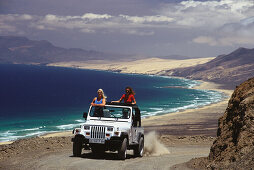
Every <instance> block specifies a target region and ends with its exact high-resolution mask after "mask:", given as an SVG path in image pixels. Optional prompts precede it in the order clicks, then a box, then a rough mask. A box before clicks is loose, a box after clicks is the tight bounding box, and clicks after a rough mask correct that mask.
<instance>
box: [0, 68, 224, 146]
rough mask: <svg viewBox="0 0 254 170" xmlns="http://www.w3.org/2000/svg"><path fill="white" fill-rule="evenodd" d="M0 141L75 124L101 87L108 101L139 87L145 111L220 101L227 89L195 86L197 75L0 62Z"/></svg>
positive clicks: (161, 111) (139, 100)
mask: <svg viewBox="0 0 254 170" xmlns="http://www.w3.org/2000/svg"><path fill="white" fill-rule="evenodd" d="M0 80H1V85H0V94H1V98H0V127H1V128H0V142H6V141H13V140H17V139H21V138H27V137H32V136H38V135H43V134H46V133H53V132H61V131H67V130H72V129H73V128H75V127H78V126H80V125H81V124H82V123H84V122H85V120H84V119H83V118H82V113H83V112H87V111H88V108H89V105H90V103H91V101H92V99H93V98H94V97H96V95H97V90H98V89H99V88H102V89H103V90H104V92H105V94H106V95H107V101H111V100H118V99H119V98H120V97H121V96H122V94H123V93H124V89H125V87H126V86H131V87H132V88H133V89H134V91H135V92H136V95H135V98H136V101H137V105H138V106H139V108H140V110H141V115H142V117H143V118H144V117H149V116H155V115H162V114H167V113H172V112H178V111H181V110H186V109H193V108H198V107H202V106H205V105H209V104H212V103H216V102H219V101H221V100H222V99H223V98H224V94H222V93H220V92H217V91H212V90H199V89H193V88H192V87H194V86H197V85H199V84H200V82H198V81H194V80H188V79H183V78H174V77H166V76H155V75H138V74H122V73H114V72H108V71H97V70H85V69H75V68H64V67H52V66H38V65H20V64H18V65H16V64H15V65H14V64H0Z"/></svg>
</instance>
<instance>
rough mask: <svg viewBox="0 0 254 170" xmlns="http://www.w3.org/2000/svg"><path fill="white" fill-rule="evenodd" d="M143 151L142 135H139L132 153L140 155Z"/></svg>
mask: <svg viewBox="0 0 254 170" xmlns="http://www.w3.org/2000/svg"><path fill="white" fill-rule="evenodd" d="M143 153H144V137H141V138H140V140H139V143H138V145H137V146H136V147H135V148H134V155H135V156H137V157H142V156H143Z"/></svg>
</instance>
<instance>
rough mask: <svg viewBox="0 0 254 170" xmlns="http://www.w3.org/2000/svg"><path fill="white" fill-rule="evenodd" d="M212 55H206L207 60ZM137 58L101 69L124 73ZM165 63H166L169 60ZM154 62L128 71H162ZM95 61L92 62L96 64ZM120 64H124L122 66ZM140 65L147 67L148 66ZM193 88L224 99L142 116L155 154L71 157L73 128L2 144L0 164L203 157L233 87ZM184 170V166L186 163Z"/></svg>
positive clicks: (137, 163) (164, 162) (54, 165)
mask: <svg viewBox="0 0 254 170" xmlns="http://www.w3.org/2000/svg"><path fill="white" fill-rule="evenodd" d="M210 59H211V58H210ZM210 59H206V61H209V60H210ZM195 60H197V59H195ZM157 61H159V60H157ZM180 61H182V64H179V65H178V67H181V66H186V64H187V63H188V62H190V61H188V62H186V61H185V60H178V61H177V62H179V63H180ZM139 62H141V61H136V63H129V65H128V66H126V65H122V64H123V63H121V64H119V65H117V66H114V67H113V66H112V65H111V67H110V64H109V63H108V65H107V64H105V63H104V64H103V63H101V66H102V65H104V67H103V68H101V67H100V69H101V70H104V69H105V70H111V71H112V70H114V71H116V70H121V71H120V72H128V71H126V70H127V69H131V68H132V67H131V64H134V65H135V64H136V65H135V68H137V66H139ZM143 62H144V63H143V65H145V63H146V62H147V61H143ZM161 62H162V63H163V62H165V61H161ZM167 62H169V63H170V61H167ZM196 62H197V63H196V64H198V63H202V62H205V60H202V61H201V60H200V61H198V60H197V61H196ZM141 63H142V62H141ZM153 63H154V65H156V66H154V67H152V66H147V67H150V69H148V68H147V69H143V70H142V71H140V70H138V69H136V70H129V72H128V73H139V74H156V73H157V72H159V71H163V69H164V67H163V66H161V67H160V69H159V67H158V66H157V65H158V63H157V62H155V61H154V62H153ZM169 63H167V64H168V67H170V66H172V63H173V62H172V61H171V64H169ZM76 64H77V63H76ZM192 64H193V63H192ZM52 65H54V66H65V67H77V68H86V69H98V68H95V67H92V65H90V66H89V67H88V66H87V65H83V63H82V64H79V65H75V64H73V63H69V64H68V65H65V64H63V63H61V64H59V63H58V64H56V63H54V64H52ZM88 65H89V64H88ZM98 65H99V64H98V63H96V64H95V65H94V66H98ZM174 66H176V65H174ZM174 66H172V67H174ZM109 67H110V69H109ZM124 67H127V68H126V70H125V69H124ZM156 67H157V68H156ZM133 68H134V67H133ZM143 68H146V66H144V67H143ZM194 88H197V89H207V90H215V91H220V92H222V93H224V94H225V98H224V99H223V100H222V101H220V102H218V103H214V104H210V105H207V106H203V107H200V108H196V109H188V110H183V111H180V112H176V113H169V114H164V115H160V116H152V117H149V118H145V119H143V120H142V125H143V126H144V128H145V133H146V134H149V133H150V132H153V131H155V132H156V134H157V137H156V135H155V136H154V139H156V140H155V142H154V141H153V140H149V139H147V140H145V145H146V146H148V144H149V145H150V147H151V146H152V147H154V148H155V149H154V152H156V153H157V154H153V153H152V154H151V153H150V154H145V156H144V157H143V158H134V157H133V156H132V154H131V153H128V155H127V160H125V161H124V162H122V161H116V159H115V155H114V153H106V154H105V155H104V156H103V157H99V158H97V157H94V156H93V155H91V153H90V152H89V151H86V152H85V153H84V154H83V155H82V157H81V158H74V157H72V143H71V137H72V133H71V132H70V131H68V132H61V133H53V134H47V135H43V136H40V137H36V138H28V139H23V140H18V141H15V142H13V143H12V144H6V143H5V144H4V145H0V169H27V168H29V169H107V168H114V169H134V168H135V169H170V168H171V169H174V165H175V164H180V163H184V162H186V161H188V160H190V159H192V158H194V157H202V156H207V155H208V154H209V149H210V146H211V145H212V142H213V141H214V139H215V137H216V131H217V124H218V118H219V117H220V116H222V115H223V113H224V112H225V110H226V108H227V103H228V100H229V98H230V96H231V94H232V93H233V90H225V89H221V87H220V85H218V84H215V83H210V82H202V84H201V85H200V86H196V87H194ZM145 139H146V137H145ZM156 142H159V144H160V143H161V145H163V147H165V148H166V149H167V150H168V152H167V153H165V152H160V147H158V143H156ZM2 144H3V143H2ZM13 160H15V161H13ZM84 167H85V168H84ZM178 168H179V167H178ZM184 169H188V168H187V167H184Z"/></svg>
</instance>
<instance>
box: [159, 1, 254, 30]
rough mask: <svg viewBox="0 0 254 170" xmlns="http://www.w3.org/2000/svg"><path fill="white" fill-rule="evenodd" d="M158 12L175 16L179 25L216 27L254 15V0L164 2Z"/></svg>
mask: <svg viewBox="0 0 254 170" xmlns="http://www.w3.org/2000/svg"><path fill="white" fill-rule="evenodd" d="M157 12H158V13H159V14H161V15H164V16H170V17H173V18H174V19H175V24H176V25H177V26H185V27H207V28H208V29H214V28H216V27H220V26H222V25H224V24H226V23H232V22H237V21H239V20H241V19H244V18H246V17H248V16H251V15H252V16H254V2H253V0H241V1H239V0H221V1H215V0H214V1H193V0H189V1H182V2H181V3H178V4H175V5H172V3H169V4H164V5H163V7H162V8H161V9H159V10H158V11H157Z"/></svg>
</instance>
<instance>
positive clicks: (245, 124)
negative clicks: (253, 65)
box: [208, 78, 254, 166]
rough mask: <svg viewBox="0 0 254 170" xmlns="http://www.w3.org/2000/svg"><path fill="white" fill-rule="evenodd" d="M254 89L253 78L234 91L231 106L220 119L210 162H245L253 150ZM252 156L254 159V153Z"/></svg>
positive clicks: (228, 163) (218, 163)
mask: <svg viewBox="0 0 254 170" xmlns="http://www.w3.org/2000/svg"><path fill="white" fill-rule="evenodd" d="M253 92H254V78H252V79H249V80H247V81H245V82H244V83H242V84H241V85H240V86H238V87H237V88H236V89H235V91H234V93H233V94H232V96H231V99H230V100H229V104H228V107H227V109H226V111H225V113H224V115H223V116H222V117H221V118H220V119H219V122H218V126H219V127H218V130H217V139H216V140H215V141H214V144H213V145H212V147H211V150H210V154H209V157H208V158H209V161H210V162H212V163H211V165H215V166H216V165H219V166H229V165H231V164H232V163H234V162H243V161H244V160H243V158H245V157H246V155H249V154H250V153H251V151H252V150H253V148H254V142H253V141H254V121H253V120H254V93H253ZM252 153H253V152H252ZM249 157H252V158H254V156H253V155H249ZM252 161H254V159H253V160H252Z"/></svg>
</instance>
